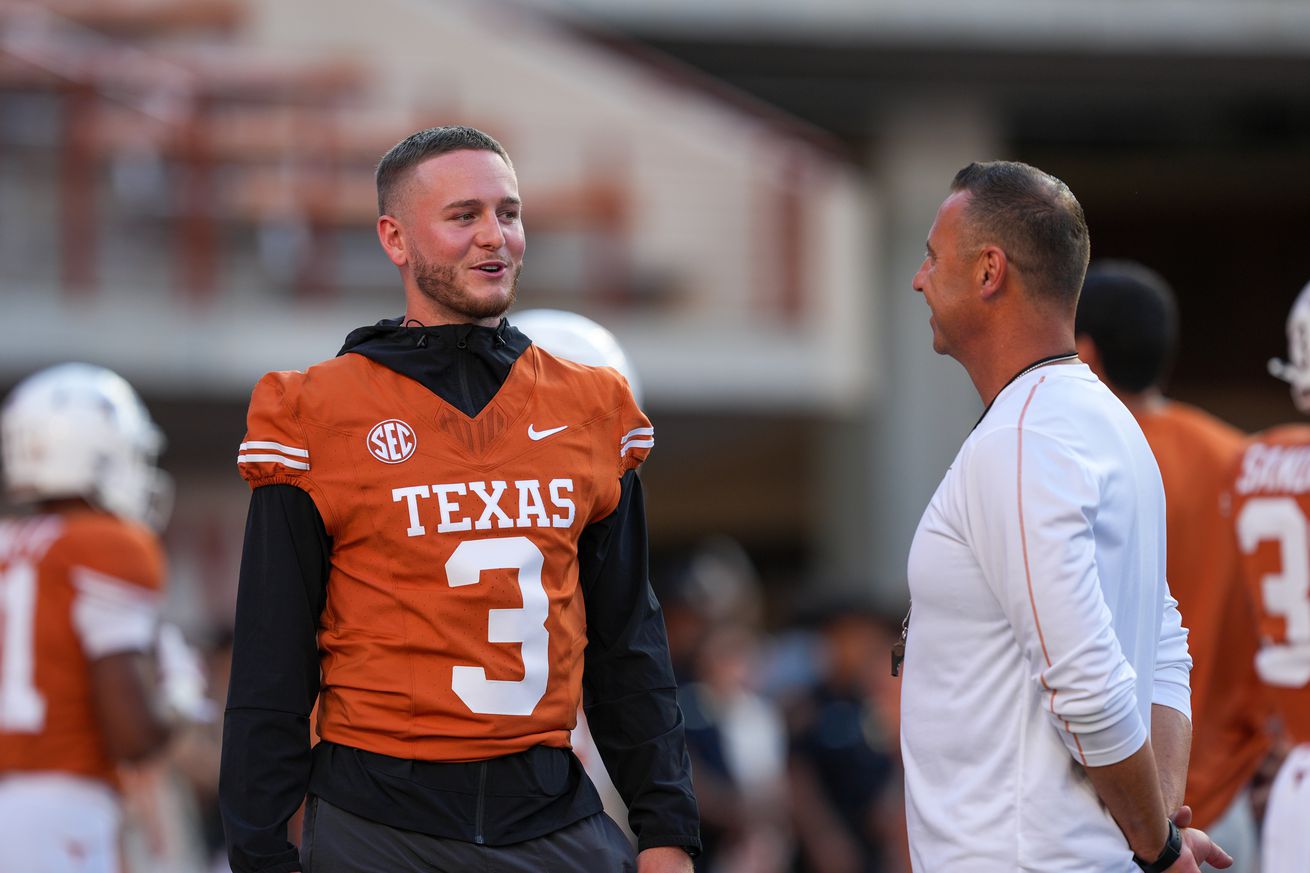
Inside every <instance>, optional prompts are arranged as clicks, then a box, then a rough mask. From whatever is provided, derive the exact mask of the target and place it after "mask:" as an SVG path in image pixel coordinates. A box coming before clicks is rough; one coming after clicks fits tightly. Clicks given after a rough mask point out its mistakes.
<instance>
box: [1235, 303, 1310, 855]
mask: <svg viewBox="0 0 1310 873" xmlns="http://www.w3.org/2000/svg"><path fill="white" fill-rule="evenodd" d="M1287 350H1288V356H1289V357H1290V358H1291V359H1292V360H1291V363H1290V364H1284V363H1282V362H1279V361H1271V362H1270V370H1271V371H1272V372H1273V373H1274V374H1275V375H1277V376H1279V377H1280V378H1282V379H1285V380H1286V381H1288V382H1290V383H1291V386H1292V401H1293V402H1294V403H1295V404H1296V408H1297V409H1299V410H1300V411H1301V412H1302V413H1305V414H1310V285H1306V287H1305V288H1304V289H1302V291H1301V294H1300V295H1299V296H1298V297H1297V298H1296V302H1295V303H1294V304H1293V305H1292V310H1291V312H1290V313H1289V314H1288V316H1287ZM1233 513H1234V519H1235V522H1236V525H1237V540H1238V543H1239V545H1240V547H1241V550H1242V558H1243V570H1244V573H1245V577H1246V582H1247V586H1248V590H1249V591H1250V593H1251V596H1252V598H1253V600H1254V602H1255V604H1256V608H1257V612H1258V618H1259V622H1260V636H1261V647H1260V652H1259V655H1258V656H1257V657H1256V662H1255V663H1256V669H1257V670H1258V672H1259V673H1260V678H1261V679H1263V680H1264V682H1265V684H1266V685H1268V686H1269V689H1270V691H1271V693H1272V696H1273V698H1274V701H1275V703H1276V705H1277V706H1278V709H1279V712H1280V714H1281V715H1282V718H1283V726H1284V728H1285V729H1286V731H1287V733H1288V735H1289V737H1290V739H1291V741H1292V742H1293V743H1294V744H1295V746H1294V748H1293V749H1292V751H1291V753H1290V754H1289V755H1288V756H1287V759H1286V760H1285V761H1284V762H1283V766H1282V767H1281V768H1280V769H1279V771H1278V776H1277V777H1276V778H1275V780H1274V785H1273V789H1272V790H1271V792H1270V795H1269V805H1268V808H1267V809H1266V812H1265V819H1264V827H1263V830H1262V832H1261V853H1260V854H1261V863H1262V865H1263V869H1264V870H1265V871H1267V873H1287V871H1291V870H1310V827H1307V823H1310V426H1307V425H1305V424H1290V425H1285V426H1282V427H1277V428H1273V429H1271V430H1268V431H1265V432H1264V433H1261V434H1258V435H1257V436H1255V437H1253V438H1252V440H1251V442H1250V444H1249V445H1248V446H1247V448H1246V451H1245V452H1244V453H1243V455H1242V458H1241V463H1240V465H1239V467H1238V469H1237V474H1236V480H1235V481H1234V483H1233Z"/></svg>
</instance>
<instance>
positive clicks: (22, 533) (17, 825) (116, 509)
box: [0, 364, 204, 873]
mask: <svg viewBox="0 0 1310 873" xmlns="http://www.w3.org/2000/svg"><path fill="white" fill-rule="evenodd" d="M0 439H2V440H3V452H4V455H3V457H4V476H5V487H6V492H7V494H8V497H9V499H10V501H11V502H13V503H15V504H18V505H24V506H26V507H27V508H28V509H29V510H30V511H29V512H27V513H26V514H24V515H21V516H16V517H12V518H8V519H5V520H3V521H0V870H5V871H10V870H12V871H23V873H69V871H78V873H82V871H85V873H110V871H116V870H118V869H119V864H118V858H119V845H118V830H119V824H120V808H119V797H118V791H117V787H118V783H117V779H116V775H115V764H116V763H117V762H127V761H137V760H140V759H143V758H145V757H146V756H148V755H149V754H151V753H152V752H154V751H156V750H158V749H159V748H160V747H161V746H162V744H163V743H164V741H165V739H166V737H167V735H168V729H169V720H168V719H167V718H166V717H165V713H164V711H163V709H161V708H158V707H157V703H156V699H157V696H158V695H157V692H156V689H155V687H154V682H153V680H152V679H150V678H149V677H150V676H151V675H152V674H155V673H157V675H158V676H159V679H160V682H161V685H162V686H164V687H163V691H164V696H165V697H167V696H168V695H170V694H171V695H175V697H174V698H173V702H174V703H175V704H176V705H177V706H178V707H179V708H180V709H182V710H186V711H187V712H188V713H189V714H191V715H198V714H199V713H200V712H201V710H202V709H203V691H204V689H203V685H200V686H196V685H195V684H194V683H193V682H192V681H191V678H193V677H191V676H182V675H179V674H177V672H176V671H173V675H174V676H175V678H174V679H173V680H171V683H170V679H169V675H170V669H171V668H170V667H169V665H168V664H167V663H162V662H160V661H158V660H156V659H155V658H154V657H153V656H154V653H155V652H156V650H157V647H158V640H159V613H160V598H161V593H162V588H163V581H164V555H163V551H162V549H161V546H160V543H159V540H158V538H157V537H156V535H155V533H154V531H153V530H152V529H151V526H152V525H159V524H162V522H163V518H164V516H165V514H166V506H165V504H166V502H167V501H166V497H167V495H168V493H169V488H168V483H167V480H166V479H165V477H164V474H163V473H162V472H161V471H160V470H159V469H158V468H157V467H156V466H155V459H156V456H157V455H158V453H159V451H160V449H161V448H162V445H163V439H162V436H161V434H160V432H159V430H158V428H156V427H155V425H154V424H153V423H152V422H151V420H150V417H149V415H148V414H147V412H146V410H145V407H144V406H143V405H142V403H141V401H140V399H139V398H138V397H137V395H136V393H135V392H134V391H133V390H132V388H131V386H129V385H128V383H127V382H125V381H124V380H123V379H122V378H120V377H119V376H118V375H116V374H115V373H112V372H110V371H109V370H106V369H103V368H101V367H94V366H90V365H87V364H63V365H60V366H56V367H52V368H50V369H47V370H43V371H41V372H39V373H36V374H35V375H32V376H30V377H28V378H27V379H26V380H24V381H23V382H21V383H20V384H19V385H18V386H17V387H16V388H15V389H14V390H13V392H12V393H11V394H10V395H9V397H8V399H7V400H6V401H5V404H4V407H3V410H2V411H0ZM169 640H170V642H169V645H168V646H166V647H165V648H167V649H168V650H169V651H172V650H173V649H175V648H176V646H175V645H173V643H176V642H179V641H178V640H176V639H174V638H173V637H170V638H169ZM166 656H167V658H168V660H170V661H172V660H174V659H173V658H172V656H171V655H166ZM177 666H178V667H179V668H180V669H181V671H182V672H183V673H186V671H188V670H189V669H190V667H191V664H190V662H189V659H188V658H186V657H185V656H183V657H182V658H181V660H180V662H178V664H177ZM184 686H185V687H184Z"/></svg>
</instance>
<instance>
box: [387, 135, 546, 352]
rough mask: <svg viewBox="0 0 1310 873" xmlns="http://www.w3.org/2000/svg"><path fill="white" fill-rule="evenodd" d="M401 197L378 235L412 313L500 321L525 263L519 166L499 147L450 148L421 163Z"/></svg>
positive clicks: (432, 320) (424, 318)
mask: <svg viewBox="0 0 1310 873" xmlns="http://www.w3.org/2000/svg"><path fill="white" fill-rule="evenodd" d="M395 202H396V203H397V204H398V205H397V206H396V208H395V209H394V213H393V214H390V215H383V216H382V217H381V218H379V219H378V238H379V240H380V241H381V243H382V248H383V249H384V250H385V251H386V253H387V256H388V257H389V258H391V261H392V263H394V264H395V265H396V266H398V267H399V268H400V272H401V276H402V278H403V279H404V282H405V293H406V312H405V315H406V317H407V318H414V319H417V320H418V321H420V322H422V323H424V324H449V323H453V322H474V323H479V324H486V325H489V326H490V325H494V324H496V322H497V321H498V320H499V319H500V317H501V316H502V315H504V314H505V312H506V311H507V310H508V309H509V308H510V306H511V305H512V304H513V303H514V295H515V287H516V285H517V282H518V276H519V272H520V271H521V270H522V268H523V251H524V247H525V241H524V236H523V224H522V221H521V215H520V213H521V209H522V204H521V202H520V200H519V191H518V180H517V179H516V178H515V176H514V170H513V169H511V168H510V166H509V165H508V164H507V163H505V161H504V159H502V158H501V157H500V155H498V154H496V153H495V152H492V151H484V150H470V149H464V150H460V151H454V152H448V153H446V154H442V155H438V156H436V157H433V158H429V159H428V160H426V161H424V162H423V163H421V164H419V165H418V166H416V167H414V169H413V170H411V171H410V173H409V177H408V178H407V179H405V180H404V182H403V187H402V190H401V191H400V196H398V197H396V198H395Z"/></svg>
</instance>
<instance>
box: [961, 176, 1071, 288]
mask: <svg viewBox="0 0 1310 873" xmlns="http://www.w3.org/2000/svg"><path fill="white" fill-rule="evenodd" d="M951 190H952V191H966V192H968V193H969V195H970V197H969V202H968V205H967V206H966V207H965V211H964V218H965V227H966V229H965V231H964V234H963V236H964V241H965V243H966V244H968V245H973V246H978V247H981V246H982V245H984V244H986V243H994V244H996V245H998V246H1000V247H1001V248H1002V249H1004V250H1005V254H1006V256H1007V257H1008V258H1009V259H1010V261H1011V262H1012V263H1013V264H1014V265H1015V266H1016V267H1018V268H1019V269H1020V270H1021V271H1023V273H1024V274H1025V277H1026V280H1027V281H1026V283H1025V284H1026V286H1027V287H1029V288H1031V289H1033V291H1035V292H1036V293H1038V294H1040V295H1042V296H1043V297H1044V298H1047V299H1049V300H1052V301H1058V302H1063V303H1066V304H1068V305H1070V306H1072V305H1073V304H1074V303H1075V302H1076V301H1077V299H1078V289H1079V288H1081V287H1082V284H1083V276H1084V275H1085V274H1086V272H1087V260H1088V258H1089V256H1090V255H1091V242H1090V239H1089V237H1088V233H1087V219H1086V218H1085V217H1083V208H1082V206H1080V205H1079V203H1078V199H1077V198H1076V197H1074V196H1073V192H1072V191H1070V190H1069V186H1068V185H1066V184H1064V183H1063V182H1061V181H1060V180H1059V179H1057V178H1055V177H1054V176H1052V175H1051V174H1049V173H1044V172H1042V171H1041V170H1039V169H1037V168H1036V167H1031V166H1029V165H1028V164H1021V163H1019V162H1017V161H989V162H987V163H977V162H975V163H972V164H970V165H969V166H967V167H965V168H964V169H963V170H961V171H960V172H958V173H956V174H955V179H954V180H953V181H952V182H951Z"/></svg>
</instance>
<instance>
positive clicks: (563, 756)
mask: <svg viewBox="0 0 1310 873" xmlns="http://www.w3.org/2000/svg"><path fill="white" fill-rule="evenodd" d="M530 344H531V341H530V340H529V339H528V338H527V337H526V336H524V335H523V334H522V333H521V332H520V331H518V330H517V329H515V328H514V327H512V326H511V325H510V324H509V323H508V322H507V321H504V320H502V321H501V323H500V324H499V326H497V327H495V328H486V327H479V326H475V325H470V324H451V325H441V326H437V327H422V326H420V327H405V326H403V325H402V324H401V321H400V319H391V320H385V321H381V322H379V323H378V324H376V325H373V326H371V327H363V328H359V329H357V330H355V331H353V332H351V334H350V335H349V336H348V337H347V338H346V342H345V345H343V346H342V349H341V351H340V352H339V353H338V354H347V353H350V354H359V355H364V356H366V357H368V358H369V359H371V360H373V361H375V362H377V363H379V364H381V365H383V366H385V367H387V368H389V369H391V370H394V371H395V372H397V373H400V374H401V375H404V376H406V377H408V378H411V379H413V380H415V381H416V382H418V383H420V384H421V385H423V386H424V387H426V388H427V389H428V390H430V391H432V392H433V393H435V394H437V395H438V396H439V397H441V398H442V400H444V401H446V402H447V403H450V404H451V405H453V406H455V407H456V408H458V409H459V410H461V411H462V412H464V413H465V414H466V415H469V416H474V415H476V414H477V413H478V412H479V411H481V410H482V408H483V407H485V406H486V405H487V403H488V402H490V400H491V399H492V398H493V397H494V396H495V395H496V392H497V391H499V390H500V387H501V385H502V384H503V383H504V381H505V379H506V377H507V376H508V375H509V373H510V370H511V369H512V368H513V366H514V363H515V361H517V360H518V357H519V356H520V355H521V354H522V353H523V352H524V350H526V349H527V347H528V346H529V345H530ZM646 553H647V548H646V518H645V507H644V501H643V497H642V490H641V480H640V479H639V478H637V476H636V474H635V472H630V473H628V474H627V475H626V476H625V477H624V479H623V482H622V496H621V498H620V500H619V505H618V506H617V508H616V509H615V510H614V512H613V513H611V514H610V515H609V516H607V517H606V518H604V519H602V520H600V521H598V522H595V523H594V524H592V525H590V526H588V527H587V528H586V529H585V530H584V531H583V533H582V535H581V538H580V540H579V543H578V564H579V582H580V586H581V589H582V595H583V599H584V602H585V606H586V615H587V628H588V630H587V636H588V645H587V649H586V652H585V655H584V657H585V666H584V671H583V695H584V696H583V700H584V710H585V711H586V713H587V719H588V724H589V726H590V728H591V732H592V735H593V737H594V739H595V741H596V745H597V747H598V748H599V749H600V751H601V755H602V757H603V759H604V761H605V764H606V767H607V769H608V770H609V772H610V774H611V775H612V776H613V778H614V781H615V784H616V786H617V787H618V789H619V792H620V793H621V794H622V795H623V798H624V800H625V801H626V802H627V804H628V807H629V822H630V824H631V825H632V828H633V830H634V831H635V832H636V833H637V836H638V848H639V849H646V848H650V847H653V846H664V845H668V846H682V847H685V848H687V849H688V850H689V851H691V852H693V853H695V852H696V851H698V850H699V846H700V838H699V817H698V813H697V809H696V802H695V799H694V797H693V795H692V789H691V772H690V762H689V759H688V756H687V750H686V742H685V738H684V731H683V722H682V715H681V713H680V712H679V710H678V706H677V702H676V698H675V682H674V678H673V671H672V668H671V667H670V666H669V652H668V643H667V639H666V637H665V633H664V624H663V617H662V615H661V613H660V609H659V604H658V602H656V600H655V597H654V594H653V593H652V592H651V590H650V585H649V581H648V575H647V556H646ZM331 556H332V541H331V538H330V537H329V536H328V535H327V532H326V530H325V527H324V524H323V520H322V518H321V517H320V515H319V513H318V509H317V507H316V506H315V505H314V502H313V500H312V499H311V498H310V497H309V495H308V494H306V493H305V492H304V491H302V490H301V489H299V488H296V487H295V486H292V485H280V484H279V485H264V486H261V487H259V488H256V489H255V490H254V491H253V492H252V495H251V501H250V513H249V516H248V518H247V521H246V536H245V546H244V551H243V554H242V560H241V572H240V583H239V589H238V596H237V616H236V636H235V642H234V647H233V661H232V674H231V684H230V687H229V694H228V702H227V709H226V715H225V721H224V726H223V760H222V767H221V773H220V786H219V801H220V808H221V810H222V814H223V825H224V830H225V833H226V837H227V843H228V855H229V860H230V861H231V864H232V869H233V870H234V871H236V873H255V871H259V873H282V871H295V870H299V869H300V864H299V860H298V857H297V852H296V849H295V847H294V846H292V845H291V844H290V843H289V842H288V841H287V839H286V823H287V820H288V819H289V818H290V817H291V816H292V814H294V812H295V810H296V808H297V807H298V806H299V804H300V802H301V801H302V800H303V798H304V797H305V795H306V793H309V794H313V795H316V796H319V797H322V798H323V799H325V800H326V801H328V802H329V803H331V804H333V805H334V806H339V807H341V808H343V809H346V810H348V811H350V812H353V813H354V814H356V815H359V816H361V817H364V818H367V819H370V820H372V821H377V822H381V823H383V824H386V825H390V826H392V827H396V828H401V829H404V830H410V831H417V832H420V833H426V834H431V835H433V836H438V837H446V838H453V839H460V840H465V841H468V842H474V843H479V844H487V845H508V844H511V843H516V842H520V841H522V840H525V839H531V838H533V837H537V836H541V835H543V834H546V833H550V832H552V831H554V830H557V829H559V828H562V827H565V826H567V825H569V824H572V823H573V822H575V821H577V820H579V819H581V818H584V817H586V816H588V815H592V814H594V813H596V812H599V811H600V810H601V803H600V799H599V797H598V795H597V794H596V790H595V788H594V787H593V786H592V784H591V781H590V779H589V778H588V777H587V775H586V773H585V772H584V771H583V769H582V766H581V764H580V763H579V762H578V760H577V758H576V757H575V756H574V755H573V754H572V752H570V751H568V750H562V749H553V748H546V747H543V746H537V747H534V748H532V749H529V750H527V751H526V752H522V753H520V754H516V755H509V756H506V757H503V758H494V759H491V760H488V761H473V762H468V763H439V762H423V761H409V760H403V759H399V758H392V757H389V756H386V755H379V754H375V753H371V752H367V751H364V750H361V749H354V748H350V747H347V746H342V745H339V744H336V743H331V742H326V741H324V742H320V743H319V744H318V745H317V746H315V747H314V748H313V750H312V751H311V749H310V743H309V723H308V722H309V716H310V712H311V710H312V708H313V706H314V702H315V700H316V699H317V696H318V689H319V664H318V650H317V633H318V623H319V616H320V614H321V613H322V610H323V606H324V603H325V602H326V597H327V587H326V586H327V579H328V573H329V569H330V566H331Z"/></svg>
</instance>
